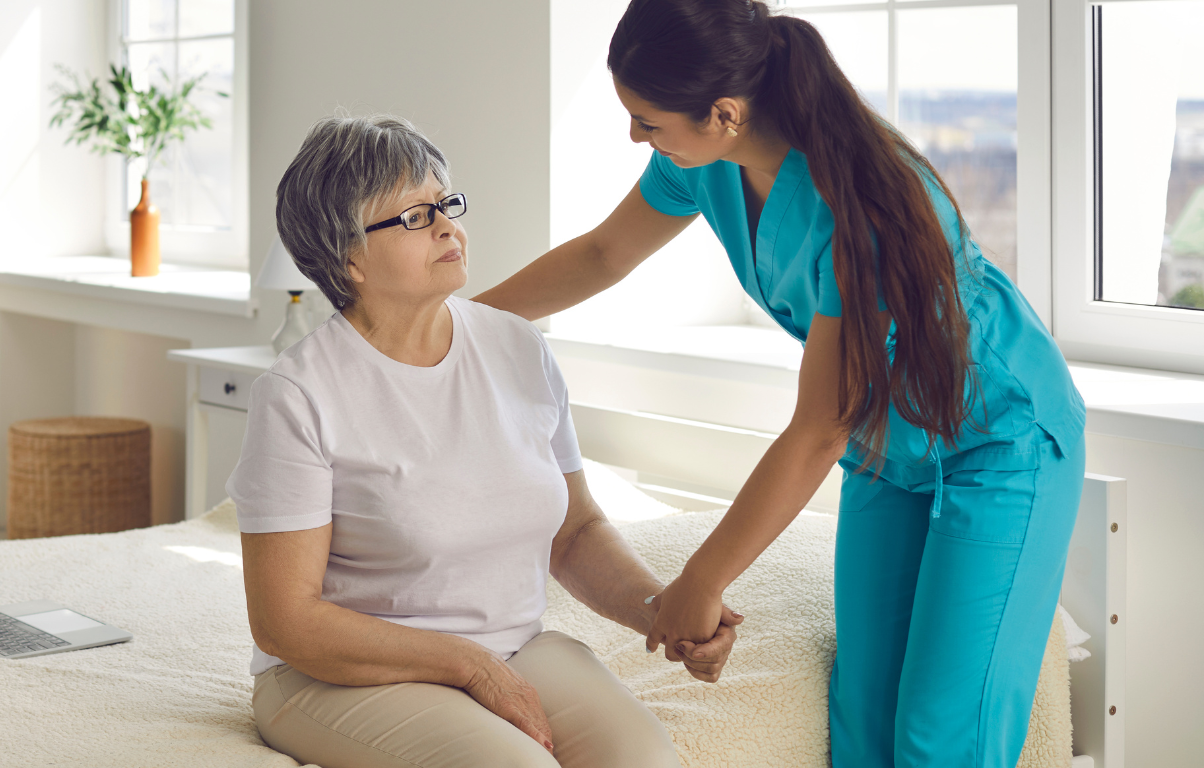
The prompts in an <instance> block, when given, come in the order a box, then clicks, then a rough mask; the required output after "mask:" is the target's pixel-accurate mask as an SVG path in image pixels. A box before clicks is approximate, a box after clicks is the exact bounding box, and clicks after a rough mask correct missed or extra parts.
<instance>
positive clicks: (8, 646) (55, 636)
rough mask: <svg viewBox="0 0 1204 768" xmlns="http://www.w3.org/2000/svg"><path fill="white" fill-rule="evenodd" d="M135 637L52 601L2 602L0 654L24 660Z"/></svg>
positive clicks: (0, 610) (121, 641) (0, 611)
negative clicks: (11, 603)
mask: <svg viewBox="0 0 1204 768" xmlns="http://www.w3.org/2000/svg"><path fill="white" fill-rule="evenodd" d="M133 639H134V636H133V635H131V634H130V633H129V632H126V631H125V630H124V629H118V628H117V627H114V626H112V625H110V624H105V623H104V622H101V621H97V620H96V619H90V618H88V617H87V616H85V615H83V614H82V613H76V612H75V611H73V610H71V609H70V608H67V607H66V606H63V605H59V604H58V603H52V602H50V601H49V600H32V601H30V602H28V603H14V604H13V605H0V657H4V658H7V659H23V658H25V657H27V656H43V655H45V654H47V653H58V652H59V651H75V650H78V649H80V648H92V647H94V646H97V645H109V644H110V643H124V642H126V641H127V640H133Z"/></svg>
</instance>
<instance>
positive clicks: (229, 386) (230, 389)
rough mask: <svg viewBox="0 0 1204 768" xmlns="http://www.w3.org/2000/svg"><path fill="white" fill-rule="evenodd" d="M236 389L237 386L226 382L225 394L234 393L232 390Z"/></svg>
mask: <svg viewBox="0 0 1204 768" xmlns="http://www.w3.org/2000/svg"><path fill="white" fill-rule="evenodd" d="M236 389H238V387H236V386H234V385H233V384H231V383H230V382H228V381H227V382H226V394H227V395H232V394H234V390H236Z"/></svg>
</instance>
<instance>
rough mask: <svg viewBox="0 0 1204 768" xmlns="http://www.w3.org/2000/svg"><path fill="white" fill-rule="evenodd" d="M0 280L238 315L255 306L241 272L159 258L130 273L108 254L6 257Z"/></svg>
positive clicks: (121, 261)
mask: <svg viewBox="0 0 1204 768" xmlns="http://www.w3.org/2000/svg"><path fill="white" fill-rule="evenodd" d="M0 285H12V286H18V287H24V288H39V289H42V290H48V291H56V292H59V293H70V294H75V295H82V296H91V297H94V298H101V299H110V300H113V301H124V302H131V303H135V304H147V305H151V306H158V307H168V308H171V309H188V310H194V311H199V312H214V313H217V314H222V315H235V316H238V317H254V316H255V310H256V303H255V301H254V300H253V299H252V298H251V276H250V275H249V274H248V273H246V272H237V271H233V270H221V269H207V268H205V267H196V266H185V265H180V264H163V265H162V266H161V267H160V269H159V274H158V275H157V276H155V277H131V276H130V263H129V261H128V260H126V259H118V258H111V257H108V256H46V257H40V258H35V259H29V260H27V261H18V260H16V259H6V260H4V261H2V262H0Z"/></svg>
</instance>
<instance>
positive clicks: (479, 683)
mask: <svg viewBox="0 0 1204 768" xmlns="http://www.w3.org/2000/svg"><path fill="white" fill-rule="evenodd" d="M473 661H474V663H475V665H476V671H475V672H473V674H472V677H471V678H469V680H468V684H467V685H465V686H463V688H464V691H465V692H466V693H468V695H470V696H472V697H473V698H474V699H476V700H477V702H478V703H479V704H480V705H481V706H483V707H485V708H486V709H488V710H489V711H490V712H492V713H493V714H495V715H497V716H498V717H500V718H502V719H503V720H505V721H507V722H509V723H510V724H512V725H513V726H514V727H515V728H518V729H519V730H520V731H522V732H523V733H525V734H527V735H528V736H530V737H531V738H533V739H535V740H536V741H537V742H539V743H540V744H542V745H543V748H544V749H546V750H548V752H549V753H551V752H552V750H553V745H552V726H550V725H548V717H547V715H545V714H544V711H543V705H541V704H540V703H539V694H538V693H536V691H535V687H534V686H533V685H531V684H530V683H528V682H527V681H526V680H525V679H524V678H523V676H522V675H520V674H519V673H518V672H516V671H514V669H512V668H511V667H510V665H509V664H507V663H506V662H505V661H503V660H502V657H501V656H499V655H497V654H496V653H494V652H493V651H490V650H489V649H488V648H485V647H481V652H480V653H479V654H477V657H476V658H474V660H473Z"/></svg>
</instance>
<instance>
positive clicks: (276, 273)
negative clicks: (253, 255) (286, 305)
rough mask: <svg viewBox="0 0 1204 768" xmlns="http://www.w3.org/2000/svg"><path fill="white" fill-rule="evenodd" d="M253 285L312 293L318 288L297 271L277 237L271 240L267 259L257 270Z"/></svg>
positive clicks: (291, 258)
mask: <svg viewBox="0 0 1204 768" xmlns="http://www.w3.org/2000/svg"><path fill="white" fill-rule="evenodd" d="M255 285H256V286H258V287H260V288H270V289H273V290H277V291H312V290H315V289H317V287H318V286H316V285H314V284H313V282H311V281H310V279H309V278H308V277H306V276H305V275H303V274H301V270H299V269H297V265H296V264H294V263H293V257H292V256H290V255H289V252H288V251H286V250H285V249H284V243H282V242H280V238H279V237H275V238H273V239H272V247H271V248H269V249H268V257H267V259H265V260H264V262H263V266H262V267H260V268H259V276H258V277H256V278H255Z"/></svg>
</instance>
